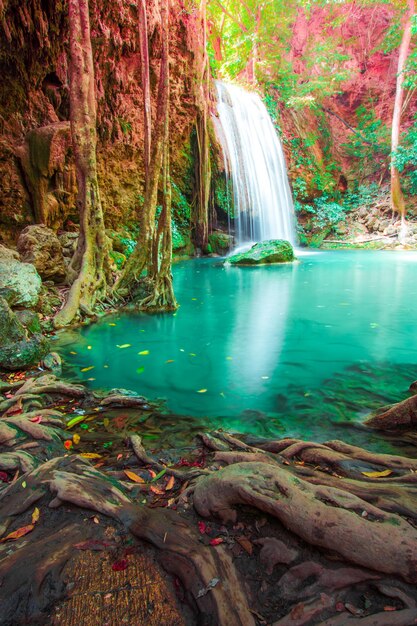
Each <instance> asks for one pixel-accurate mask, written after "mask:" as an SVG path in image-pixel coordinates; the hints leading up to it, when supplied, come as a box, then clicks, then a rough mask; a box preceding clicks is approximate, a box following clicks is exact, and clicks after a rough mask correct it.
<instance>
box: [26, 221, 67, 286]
mask: <svg viewBox="0 0 417 626" xmlns="http://www.w3.org/2000/svg"><path fill="white" fill-rule="evenodd" d="M17 249H18V251H19V253H20V256H21V258H22V261H25V262H26V263H33V265H34V266H35V267H36V269H37V270H38V272H39V275H40V276H41V277H42V278H44V279H52V280H54V281H55V282H60V281H62V280H63V279H64V278H65V276H66V270H65V264H64V257H63V254H62V247H61V243H60V241H59V239H58V237H57V236H56V234H55V233H54V231H53V230H51V229H50V228H47V227H46V226H44V225H43V224H36V225H35V226H27V227H26V228H25V229H24V230H23V231H22V232H21V233H20V237H19V239H18V242H17Z"/></svg>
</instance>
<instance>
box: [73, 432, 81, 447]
mask: <svg viewBox="0 0 417 626" xmlns="http://www.w3.org/2000/svg"><path fill="white" fill-rule="evenodd" d="M80 439H81V437H80V435H77V433H75V434H74V435H73V436H72V441H73V443H75V445H77V444H78V443H80Z"/></svg>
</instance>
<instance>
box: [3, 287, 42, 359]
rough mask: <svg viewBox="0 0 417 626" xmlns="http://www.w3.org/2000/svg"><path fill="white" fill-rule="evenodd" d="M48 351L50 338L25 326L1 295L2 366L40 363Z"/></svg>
mask: <svg viewBox="0 0 417 626" xmlns="http://www.w3.org/2000/svg"><path fill="white" fill-rule="evenodd" d="M48 352H49V341H48V339H47V338H46V337H44V336H43V335H41V334H40V333H33V334H32V333H31V332H30V331H29V330H28V328H25V327H24V326H23V324H22V323H21V322H20V321H19V319H18V318H17V316H16V314H15V313H13V311H12V310H11V308H10V307H9V305H8V304H7V302H6V300H5V299H4V298H1V297H0V368H2V369H6V370H18V369H25V368H27V367H30V366H31V365H36V364H37V363H39V361H40V360H41V359H42V358H43V357H44V356H45V355H46V354H47V353H48Z"/></svg>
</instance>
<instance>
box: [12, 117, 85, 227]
mask: <svg viewBox="0 0 417 626" xmlns="http://www.w3.org/2000/svg"><path fill="white" fill-rule="evenodd" d="M16 154H17V156H18V158H19V159H20V163H21V166H22V169H23V172H24V174H25V181H26V185H27V189H28V191H29V194H30V196H31V200H32V206H33V210H34V214H35V219H36V221H38V222H42V224H46V225H47V226H50V227H52V228H57V227H60V226H62V224H63V222H64V221H65V219H66V218H67V217H68V216H69V215H70V214H71V212H73V211H74V207H75V204H76V193H77V183H76V174H75V166H74V162H73V156H72V154H73V150H72V139H71V128H70V122H69V121H63V122H54V123H53V124H49V125H48V126H41V127H39V128H34V129H32V130H30V131H29V132H28V133H27V135H26V137H25V141H24V143H23V144H22V145H21V146H20V147H19V148H18V149H17V150H16Z"/></svg>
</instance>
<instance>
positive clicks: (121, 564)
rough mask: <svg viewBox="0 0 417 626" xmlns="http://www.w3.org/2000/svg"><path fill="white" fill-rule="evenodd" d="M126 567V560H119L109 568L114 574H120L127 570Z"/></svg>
mask: <svg viewBox="0 0 417 626" xmlns="http://www.w3.org/2000/svg"><path fill="white" fill-rule="evenodd" d="M128 565H129V563H128V562H127V559H121V560H120V561H116V562H115V563H113V565H112V566H111V568H112V570H113V571H114V572H122V571H123V570H125V569H126V568H127V566H128Z"/></svg>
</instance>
